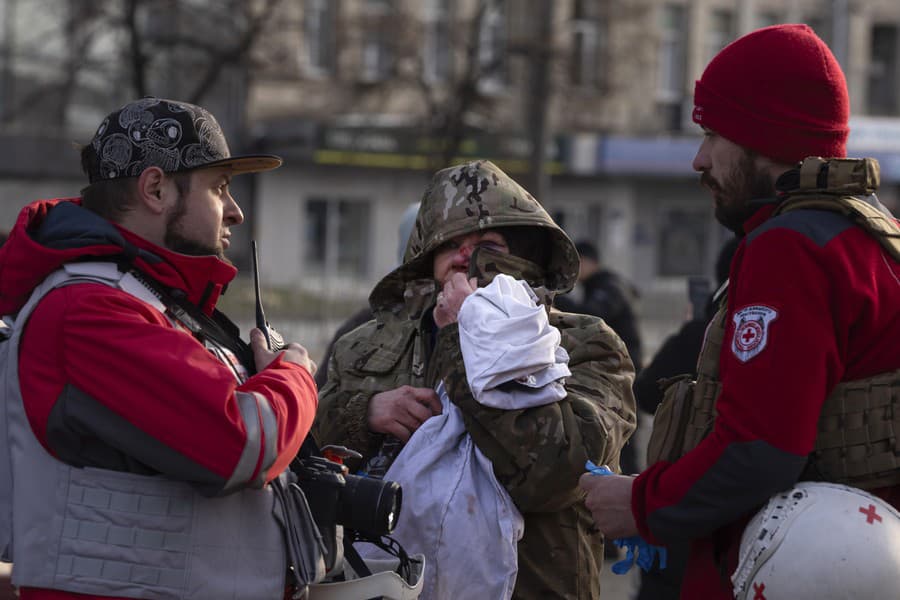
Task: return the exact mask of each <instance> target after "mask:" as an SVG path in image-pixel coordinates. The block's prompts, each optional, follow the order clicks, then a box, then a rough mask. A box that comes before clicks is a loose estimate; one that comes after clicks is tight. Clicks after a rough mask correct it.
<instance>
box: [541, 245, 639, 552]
mask: <svg viewBox="0 0 900 600" xmlns="http://www.w3.org/2000/svg"><path fill="white" fill-rule="evenodd" d="M575 249H576V250H577V251H578V259H579V261H578V282H577V283H576V285H575V288H574V289H573V290H572V291H571V292H569V293H568V294H564V295H561V296H559V297H558V298H557V299H556V301H555V303H554V304H555V305H556V307H557V308H559V309H560V310H562V311H565V312H571V313H579V314H583V315H593V316H595V317H600V318H601V319H603V320H604V321H606V324H607V325H609V326H610V327H611V328H612V330H613V331H615V332H616V333H617V334H618V335H619V337H620V338H622V341H623V342H625V347H626V348H628V355H629V356H630V357H631V362H632V363H633V364H634V370H635V373H637V374H638V375H640V372H641V368H642V367H643V348H642V342H641V332H640V327H639V324H638V317H637V303H638V300H639V299H640V292H638V289H637V287H636V286H635V285H634V284H633V283H631V282H630V281H628V280H627V279H625V277H624V276H622V275H621V274H620V273H617V272H615V271H613V270H612V269H610V268H608V267H607V266H606V265H604V264H603V261H602V260H601V257H600V252H599V251H598V250H597V246H596V245H594V244H593V243H592V242H589V241H587V240H580V241H578V242H576V243H575ZM638 427H641V424H640V420H638ZM634 439H635V438H634V437H632V438H631V439H630V440H629V441H628V443H627V444H625V447H624V448H623V450H622V461H621V462H622V472H623V473H637V472H638V471H640V465H639V464H638V457H637V451H636V448H635V446H634V444H635V441H634ZM606 552H607V556H609V557H612V556H615V555H616V554H617V553H618V548H616V547H615V546H613V545H612V544H607V546H606Z"/></svg>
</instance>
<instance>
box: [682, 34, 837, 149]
mask: <svg viewBox="0 0 900 600" xmlns="http://www.w3.org/2000/svg"><path fill="white" fill-rule="evenodd" d="M849 116H850V98H849V96H848V95H847V82H846V80H845V79H844V73H843V72H842V71H841V67H840V65H839V64H838V62H837V60H835V58H834V55H833V54H832V53H831V51H830V50H829V49H828V46H826V45H825V42H823V41H822V40H821V39H819V37H818V36H816V34H815V33H814V32H813V30H812V29H810V28H809V27H808V26H806V25H773V26H771V27H765V28H763V29H758V30H756V31H752V32H750V33H748V34H747V35H745V36H743V37H741V38H738V39H737V40H735V41H733V42H732V43H730V44H729V45H727V46H726V47H725V48H723V49H722V51H721V52H719V53H718V54H717V55H716V57H715V58H713V59H712V61H711V62H710V63H709V65H708V66H707V67H706V70H705V71H703V75H702V76H701V77H700V79H699V80H698V81H697V83H696V86H695V88H694V114H693V118H694V122H695V123H697V124H699V125H701V126H703V127H706V128H708V129H712V130H713V131H715V132H716V133H718V134H720V135H722V136H724V137H725V138H727V139H729V140H731V141H732V142H734V143H736V144H738V145H740V146H744V147H745V148H749V149H751V150H754V151H756V152H758V153H759V154H761V155H763V156H766V157H768V158H771V159H774V160H776V161H778V162H783V163H788V164H792V163H795V162H798V161H800V160H803V159H804V158H806V157H807V156H824V157H844V156H846V155H847V151H846V148H845V145H846V142H847V134H848V133H849V131H850V129H849V127H848V126H847V119H848V118H849Z"/></svg>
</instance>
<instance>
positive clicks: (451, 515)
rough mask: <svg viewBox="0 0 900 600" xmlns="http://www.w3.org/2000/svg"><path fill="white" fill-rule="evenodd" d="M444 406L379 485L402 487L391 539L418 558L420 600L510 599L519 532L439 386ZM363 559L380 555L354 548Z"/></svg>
mask: <svg viewBox="0 0 900 600" xmlns="http://www.w3.org/2000/svg"><path fill="white" fill-rule="evenodd" d="M436 391H437V393H438V397H439V398H440V399H441V403H442V405H443V412H442V413H441V414H440V415H437V416H434V417H431V418H430V419H428V420H427V421H425V423H423V424H422V426H421V427H419V429H417V430H416V432H415V433H414V434H413V435H412V437H411V438H410V439H409V442H407V443H406V445H405V446H404V447H403V450H402V451H401V452H400V454H399V455H398V456H397V459H396V460H395V461H394V462H393V464H392V465H391V467H390V468H389V469H388V471H387V473H386V474H385V476H384V478H385V479H387V480H390V481H396V482H398V483H400V485H401V486H403V508H402V509H401V510H400V516H399V519H398V522H397V528H396V529H395V530H394V531H393V533H392V534H391V537H393V538H394V539H396V540H397V541H398V542H400V545H401V546H403V548H404V549H405V550H406V551H407V552H408V553H409V554H424V555H425V565H426V568H425V581H424V586H423V588H422V594H421V596H420V600H452V599H456V598H491V599H494V598H496V599H497V600H503V599H509V598H511V597H512V592H513V587H514V586H515V583H516V575H517V574H518V551H517V545H518V542H519V540H520V539H522V534H523V533H524V532H525V525H524V521H523V519H522V515H521V514H520V513H519V510H518V509H517V508H516V506H515V504H513V501H512V498H510V496H509V493H508V492H507V491H506V490H505V489H504V488H503V486H502V485H500V483H499V482H498V481H497V478H496V477H495V476H494V470H493V466H492V465H491V461H490V460H488V459H487V458H486V457H485V456H484V454H482V453H481V450H479V449H478V448H477V447H476V446H475V444H474V442H472V438H471V436H469V434H468V433H466V428H465V425H464V424H463V419H462V414H461V413H460V411H459V409H458V408H457V407H456V405H455V404H453V403H452V402H451V401H450V399H449V398H448V396H447V393H446V391H445V390H444V385H443V383H441V384H438V387H437V390H436ZM357 548H358V550H359V553H360V555H362V556H363V557H364V558H385V557H386V554H384V553H383V552H382V551H381V550H379V549H378V548H376V547H375V546H371V545H368V544H357Z"/></svg>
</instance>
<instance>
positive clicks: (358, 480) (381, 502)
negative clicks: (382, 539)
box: [337, 475, 403, 536]
mask: <svg viewBox="0 0 900 600" xmlns="http://www.w3.org/2000/svg"><path fill="white" fill-rule="evenodd" d="M344 478H345V479H346V484H345V485H344V489H343V490H342V491H341V501H340V507H338V515H337V520H338V522H339V523H340V524H341V525H343V526H344V527H346V528H347V529H352V530H353V531H356V532H357V533H361V534H368V535H371V536H381V535H387V534H388V533H390V532H392V531H393V530H394V527H396V526H397V517H398V515H399V514H400V505H401V503H402V499H403V491H402V490H401V488H400V484H399V483H397V482H395V481H384V480H382V479H375V478H373V477H360V476H358V475H345V476H344Z"/></svg>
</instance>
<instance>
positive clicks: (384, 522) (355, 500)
mask: <svg viewBox="0 0 900 600" xmlns="http://www.w3.org/2000/svg"><path fill="white" fill-rule="evenodd" d="M291 470H293V471H294V474H296V475H297V485H299V486H300V489H302V490H303V493H304V494H305V495H306V499H307V501H308V502H309V508H310V510H311V511H312V514H313V515H314V516H315V517H316V521H317V523H319V525H320V526H326V525H329V524H331V523H335V524H337V525H343V526H344V527H345V528H347V529H350V530H353V531H354V532H356V533H358V534H360V535H363V536H366V537H380V536H382V535H387V534H388V533H390V532H392V531H393V530H394V527H396V525H397V515H398V514H399V513H400V505H401V503H402V499H403V492H402V490H401V488H400V484H399V483H397V482H394V481H384V480H382V479H375V478H372V477H360V476H358V475H350V474H348V473H344V472H343V471H344V467H343V465H340V464H338V463H336V462H333V461H330V460H328V459H327V458H323V457H321V456H306V457H304V458H298V459H296V460H295V461H294V464H293V465H292V466H291Z"/></svg>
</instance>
